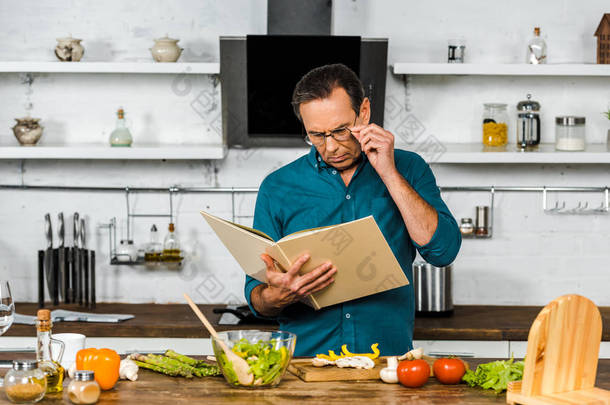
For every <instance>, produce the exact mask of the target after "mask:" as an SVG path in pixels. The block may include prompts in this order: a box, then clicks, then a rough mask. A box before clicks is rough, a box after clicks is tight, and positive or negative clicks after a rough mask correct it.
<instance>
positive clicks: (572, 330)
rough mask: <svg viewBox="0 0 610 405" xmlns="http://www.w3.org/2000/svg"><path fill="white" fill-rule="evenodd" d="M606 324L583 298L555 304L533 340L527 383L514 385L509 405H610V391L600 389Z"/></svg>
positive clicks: (570, 297)
mask: <svg viewBox="0 0 610 405" xmlns="http://www.w3.org/2000/svg"><path fill="white" fill-rule="evenodd" d="M601 337H602V318H601V314H600V312H599V310H598V309H597V307H596V306H595V304H594V303H593V302H592V301H591V300H589V299H588V298H585V297H583V296H581V295H575V294H571V295H564V296H562V297H559V298H557V299H555V300H553V301H551V302H550V303H549V304H548V305H547V306H546V307H544V309H542V311H540V313H539V314H538V316H537V317H536V319H535V320H534V323H532V327H531V328H530V333H529V336H528V339H527V355H526V357H525V367H524V370H523V380H522V381H512V382H510V383H509V384H508V390H507V392H506V402H507V403H509V404H525V405H544V404H579V405H585V404H586V405H593V404H595V405H610V391H608V390H603V389H600V388H596V387H595V376H596V373H597V362H598V357H599V346H600V341H601Z"/></svg>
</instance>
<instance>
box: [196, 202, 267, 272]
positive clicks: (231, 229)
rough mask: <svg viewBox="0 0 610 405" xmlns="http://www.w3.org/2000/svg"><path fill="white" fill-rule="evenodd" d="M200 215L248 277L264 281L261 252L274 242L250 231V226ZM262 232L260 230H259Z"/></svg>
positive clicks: (263, 264) (264, 267) (205, 213)
mask: <svg viewBox="0 0 610 405" xmlns="http://www.w3.org/2000/svg"><path fill="white" fill-rule="evenodd" d="M201 215H203V218H204V219H205V220H206V222H207V223H208V224H209V225H210V227H211V228H212V229H213V230H214V232H216V235H218V237H219V238H220V240H221V242H222V243H223V244H224V245H225V247H226V248H227V249H228V250H229V252H230V253H231V255H233V257H234V258H235V260H237V262H238V263H239V265H240V266H241V268H242V269H243V271H244V272H245V273H246V274H248V275H249V276H250V277H253V278H255V279H257V280H259V281H261V282H263V283H264V282H266V281H267V280H266V277H265V274H266V266H265V263H264V262H263V260H262V259H261V258H260V255H261V254H262V253H265V250H266V249H267V248H269V247H272V246H273V245H275V242H273V240H271V238H269V237H268V236H267V237H265V236H266V235H264V234H263V235H264V236H263V235H259V233H258V232H252V231H251V229H252V228H248V227H244V226H239V225H237V224H234V223H233V222H230V221H226V220H224V219H222V218H219V217H216V216H214V215H211V214H208V213H207V212H204V211H201ZM260 233H262V232H260Z"/></svg>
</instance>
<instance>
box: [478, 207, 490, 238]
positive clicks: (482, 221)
mask: <svg viewBox="0 0 610 405" xmlns="http://www.w3.org/2000/svg"><path fill="white" fill-rule="evenodd" d="M476 213H477V216H476V229H475V234H476V236H483V237H485V236H489V207H488V206H487V205H477V207H476Z"/></svg>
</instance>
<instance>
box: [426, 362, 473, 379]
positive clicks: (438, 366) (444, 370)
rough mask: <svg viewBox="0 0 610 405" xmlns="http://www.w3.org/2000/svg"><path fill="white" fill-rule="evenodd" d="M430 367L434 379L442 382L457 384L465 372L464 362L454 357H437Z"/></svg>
mask: <svg viewBox="0 0 610 405" xmlns="http://www.w3.org/2000/svg"><path fill="white" fill-rule="evenodd" d="M432 369H433V370H434V376H435V377H436V379H437V380H439V381H440V382H441V383H443V384H458V383H459V382H460V381H461V380H462V377H463V376H464V373H466V367H465V366H464V362H463V361H462V360H460V359H456V358H443V359H437V360H436V361H435V362H434V365H433V366H432Z"/></svg>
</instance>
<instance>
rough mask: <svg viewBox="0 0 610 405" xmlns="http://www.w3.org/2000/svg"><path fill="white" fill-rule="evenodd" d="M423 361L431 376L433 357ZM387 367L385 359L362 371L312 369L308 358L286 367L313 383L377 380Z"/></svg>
mask: <svg viewBox="0 0 610 405" xmlns="http://www.w3.org/2000/svg"><path fill="white" fill-rule="evenodd" d="M424 360H426V362H427V363H428V364H429V365H430V375H432V364H433V363H434V360H436V359H435V358H433V357H428V356H424ZM386 365H387V360H386V357H381V358H378V359H375V367H374V368H371V369H368V370H364V369H357V368H339V367H336V366H324V367H314V366H312V365H311V357H310V358H301V359H292V361H291V362H290V364H289V365H288V371H290V372H291V373H292V374H294V375H296V376H297V377H299V378H300V379H301V380H303V381H305V382H314V381H354V380H378V379H379V371H380V370H381V369H382V368H384V367H385V366H386Z"/></svg>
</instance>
